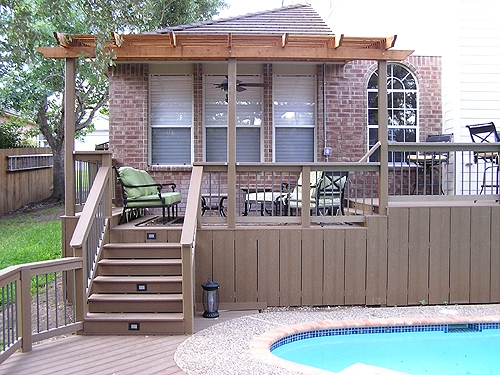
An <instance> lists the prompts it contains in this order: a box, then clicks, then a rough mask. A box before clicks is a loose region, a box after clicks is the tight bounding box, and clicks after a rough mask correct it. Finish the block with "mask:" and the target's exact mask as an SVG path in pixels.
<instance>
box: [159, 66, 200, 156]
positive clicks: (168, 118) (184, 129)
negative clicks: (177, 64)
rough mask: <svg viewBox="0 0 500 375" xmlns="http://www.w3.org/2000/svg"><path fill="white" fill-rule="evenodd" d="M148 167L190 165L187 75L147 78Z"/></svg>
mask: <svg viewBox="0 0 500 375" xmlns="http://www.w3.org/2000/svg"><path fill="white" fill-rule="evenodd" d="M149 103H150V111H149V113H150V128H151V132H150V137H151V139H150V164H152V165H169V164H170V165H172V164H173V165H184V164H191V139H192V135H191V133H192V124H193V78H192V76H191V75H151V76H150V77H149Z"/></svg>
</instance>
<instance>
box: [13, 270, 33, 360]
mask: <svg viewBox="0 0 500 375" xmlns="http://www.w3.org/2000/svg"><path fill="white" fill-rule="evenodd" d="M20 278H21V282H20V283H19V284H20V285H19V286H18V287H17V288H18V293H19V292H20V294H19V295H20V296H21V306H20V308H19V310H18V318H19V321H20V323H21V324H20V327H21V337H22V339H23V343H22V346H21V351H22V352H23V353H26V352H30V351H31V349H32V348H33V339H32V337H31V314H34V313H35V312H34V311H31V291H30V287H31V277H30V270H29V268H27V267H23V268H21V274H20Z"/></svg>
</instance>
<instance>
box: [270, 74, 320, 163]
mask: <svg viewBox="0 0 500 375" xmlns="http://www.w3.org/2000/svg"><path fill="white" fill-rule="evenodd" d="M282 77H283V78H285V79H286V78H293V77H297V78H307V79H310V80H311V83H312V85H311V87H309V90H310V95H311V97H310V105H312V107H313V111H312V112H302V113H306V114H308V113H310V118H311V124H302V125H297V126H290V125H287V124H277V123H276V122H277V121H276V116H277V111H276V107H277V100H279V99H277V98H276V96H277V88H278V87H277V86H278V84H279V83H278V81H279V79H280V78H282ZM317 90H318V87H317V75H316V74H312V73H276V74H273V99H272V103H271V104H272V110H273V112H272V122H273V124H272V138H273V148H272V150H273V155H272V158H273V161H274V162H277V160H279V159H280V157H279V155H277V151H278V147H277V145H276V142H277V140H278V136H277V129H312V136H311V138H312V145H311V147H312V150H310V152H311V154H312V160H298V159H293V158H292V159H287V160H286V162H315V161H316V160H317V150H316V148H317V125H318V120H317V118H318V113H317V111H318V96H317ZM284 91H285V90H284ZM286 91H287V92H291V90H286ZM299 97H300V98H305V95H302V94H299ZM295 113H296V112H295Z"/></svg>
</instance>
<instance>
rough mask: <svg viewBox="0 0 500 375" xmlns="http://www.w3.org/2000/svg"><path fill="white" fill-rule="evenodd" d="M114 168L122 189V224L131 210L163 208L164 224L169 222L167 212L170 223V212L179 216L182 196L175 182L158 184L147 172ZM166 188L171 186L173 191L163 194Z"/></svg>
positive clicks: (128, 168) (129, 168)
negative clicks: (178, 209)
mask: <svg viewBox="0 0 500 375" xmlns="http://www.w3.org/2000/svg"><path fill="white" fill-rule="evenodd" d="M113 168H114V170H115V171H116V178H117V180H118V182H119V183H120V186H121V188H122V197H123V212H122V217H121V219H120V224H122V223H123V222H125V221H127V215H126V211H127V210H130V209H132V210H133V209H142V208H156V207H161V208H162V214H163V223H166V222H167V220H166V217H165V210H166V211H167V214H168V221H170V210H171V211H172V216H173V217H174V218H175V217H176V216H177V205H178V204H179V203H180V202H181V200H182V195H181V193H179V192H177V191H175V188H176V184H174V183H173V182H169V183H164V184H158V183H156V182H155V181H154V180H153V179H152V178H151V176H150V175H149V174H148V173H147V172H146V171H142V170H139V169H135V168H132V167H120V168H116V167H113ZM165 186H169V187H170V188H171V191H167V192H162V190H163V188H164V187H165ZM174 210H175V211H174Z"/></svg>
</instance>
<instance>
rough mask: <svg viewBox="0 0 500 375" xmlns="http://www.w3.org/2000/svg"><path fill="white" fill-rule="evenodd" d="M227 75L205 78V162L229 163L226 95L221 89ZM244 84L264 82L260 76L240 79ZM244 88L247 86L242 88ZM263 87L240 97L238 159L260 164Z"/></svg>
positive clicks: (238, 97) (206, 76)
mask: <svg viewBox="0 0 500 375" xmlns="http://www.w3.org/2000/svg"><path fill="white" fill-rule="evenodd" d="M224 79H226V77H225V76H215V75H213V76H212V75H205V76H204V86H203V87H204V90H203V91H204V123H205V150H206V154H205V159H206V161H207V162H226V161H227V125H228V120H227V102H226V93H225V92H224V91H223V90H221V89H220V88H217V87H216V85H217V84H220V83H221V82H222V81H223V80H224ZM238 80H239V81H241V82H252V83H259V82H261V78H260V76H251V75H248V76H246V75H245V76H238ZM242 88H243V87H242ZM261 124H262V88H260V87H248V88H245V90H242V91H239V92H237V94H236V160H237V161H238V162H260V154H261V152H260V150H261V146H260V144H261Z"/></svg>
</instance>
